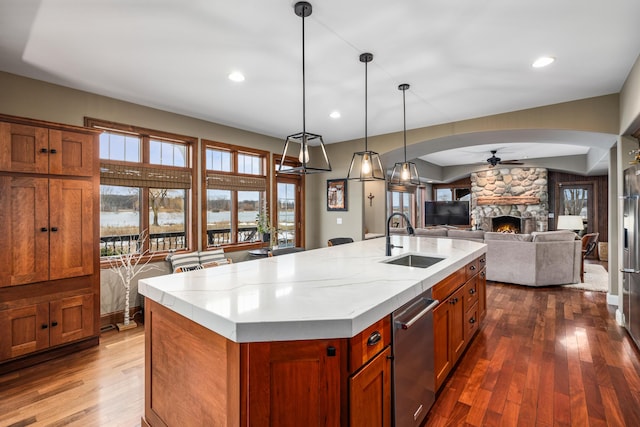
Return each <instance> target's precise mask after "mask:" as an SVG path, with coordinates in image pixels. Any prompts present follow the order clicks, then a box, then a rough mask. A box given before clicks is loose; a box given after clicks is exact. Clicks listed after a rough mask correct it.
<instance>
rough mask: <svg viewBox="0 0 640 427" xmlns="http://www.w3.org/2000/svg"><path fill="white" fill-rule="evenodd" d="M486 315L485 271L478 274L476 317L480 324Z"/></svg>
mask: <svg viewBox="0 0 640 427" xmlns="http://www.w3.org/2000/svg"><path fill="white" fill-rule="evenodd" d="M486 315H487V270H485V269H482V270H481V271H480V273H479V274H478V316H480V321H481V322H482V321H483V320H484V318H485V316H486Z"/></svg>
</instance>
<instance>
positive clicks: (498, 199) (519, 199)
mask: <svg viewBox="0 0 640 427" xmlns="http://www.w3.org/2000/svg"><path fill="white" fill-rule="evenodd" d="M476 204H477V205H537V204H540V197H533V196H486V197H478V198H477V199H476Z"/></svg>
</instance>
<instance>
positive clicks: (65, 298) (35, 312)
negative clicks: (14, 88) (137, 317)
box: [0, 115, 100, 373]
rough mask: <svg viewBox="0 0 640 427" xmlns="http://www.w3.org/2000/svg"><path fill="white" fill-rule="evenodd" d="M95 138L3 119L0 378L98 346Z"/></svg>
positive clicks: (0, 122)
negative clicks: (81, 349)
mask: <svg viewBox="0 0 640 427" xmlns="http://www.w3.org/2000/svg"><path fill="white" fill-rule="evenodd" d="M98 135H99V133H98V132H97V131H94V130H92V129H87V128H82V127H76V126H68V125H62V124H56V123H50V122H44V121H39V120H31V119H25V118H19V117H13V116H6V115H0V236H1V238H0V265H1V266H2V268H0V336H1V337H2V339H1V340H0V373H2V372H7V371H9V370H12V369H16V368H19V367H22V366H27V365H29V364H32V363H37V362H39V361H42V360H45V359H48V358H51V357H55V356H57V355H60V354H64V353H67V352H72V351H76V350H77V349H79V348H84V347H88V346H90V345H95V344H97V343H98V338H99V333H100V255H99V252H98V250H99V240H100V229H99V226H100V224H99V216H98V215H99V212H100V206H99V203H100V199H99V197H100V176H99V161H98V154H99V145H98V144H99V140H98Z"/></svg>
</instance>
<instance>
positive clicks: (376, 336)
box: [349, 316, 391, 373]
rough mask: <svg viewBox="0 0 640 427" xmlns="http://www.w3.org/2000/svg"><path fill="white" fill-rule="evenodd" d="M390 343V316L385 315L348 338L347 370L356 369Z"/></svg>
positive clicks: (352, 370)
mask: <svg viewBox="0 0 640 427" xmlns="http://www.w3.org/2000/svg"><path fill="white" fill-rule="evenodd" d="M389 344H391V317H390V316H386V317H384V318H383V319H380V320H379V321H377V322H376V323H374V324H373V325H371V326H369V327H368V328H367V329H365V330H364V331H362V332H360V333H359V334H358V335H356V336H355V337H353V338H351V339H350V340H349V372H351V373H353V372H355V371H357V370H358V369H359V368H360V367H361V366H362V365H364V364H365V363H367V362H368V361H369V360H370V359H371V358H372V357H374V356H375V355H376V354H378V353H379V352H380V351H382V349H384V348H385V347H386V346H388V345H389Z"/></svg>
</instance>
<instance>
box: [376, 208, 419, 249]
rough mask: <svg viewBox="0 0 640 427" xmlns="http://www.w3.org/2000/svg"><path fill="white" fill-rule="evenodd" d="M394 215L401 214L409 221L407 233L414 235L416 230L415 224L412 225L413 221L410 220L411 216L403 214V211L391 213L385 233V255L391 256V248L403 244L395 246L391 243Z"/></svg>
mask: <svg viewBox="0 0 640 427" xmlns="http://www.w3.org/2000/svg"><path fill="white" fill-rule="evenodd" d="M394 216H401V217H403V218H404V220H405V221H406V222H407V233H408V234H409V235H410V236H412V235H414V234H415V233H414V231H413V226H412V225H411V221H409V218H408V217H407V216H406V215H405V214H403V213H402V212H394V213H392V214H391V215H389V218H387V232H386V234H385V236H384V237H385V240H386V252H385V255H386V256H391V249H393V248H401V247H402V246H394V245H392V244H391V236H390V235H389V227H390V226H391V225H390V224H391V218H393V217H394Z"/></svg>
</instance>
